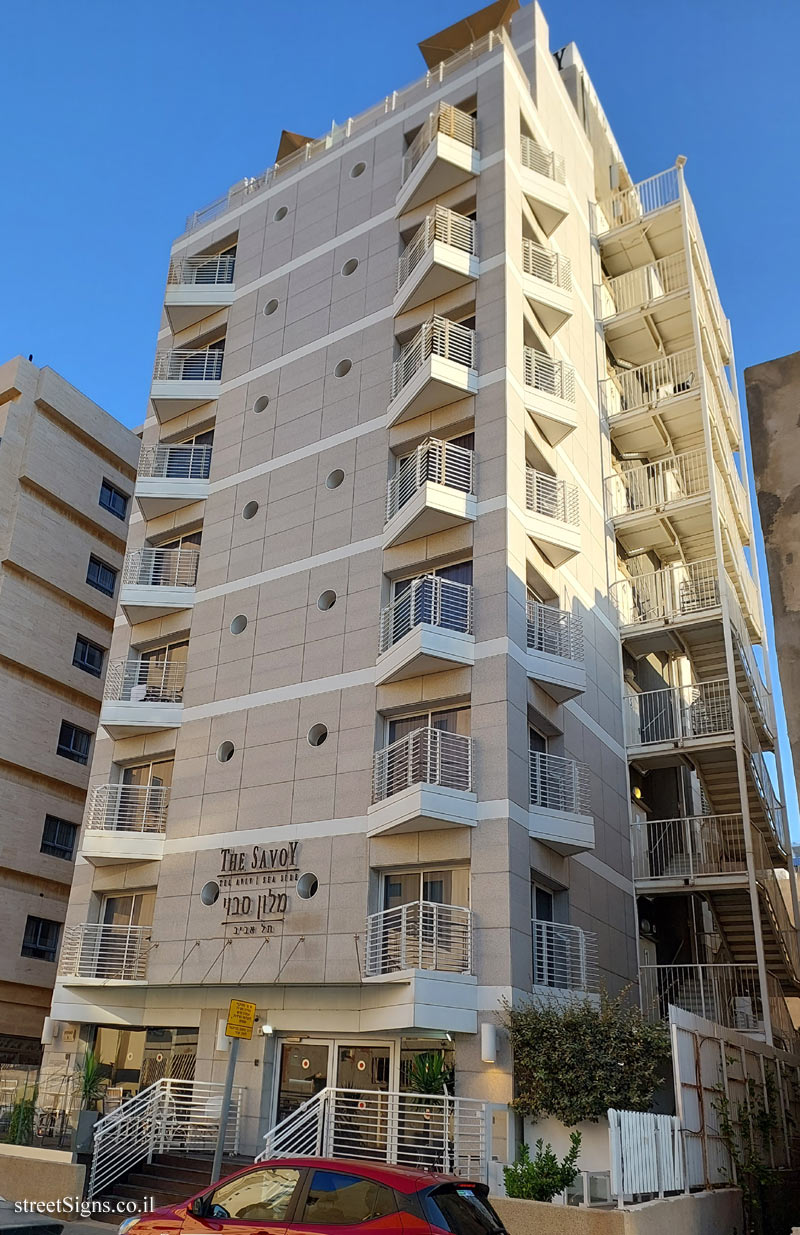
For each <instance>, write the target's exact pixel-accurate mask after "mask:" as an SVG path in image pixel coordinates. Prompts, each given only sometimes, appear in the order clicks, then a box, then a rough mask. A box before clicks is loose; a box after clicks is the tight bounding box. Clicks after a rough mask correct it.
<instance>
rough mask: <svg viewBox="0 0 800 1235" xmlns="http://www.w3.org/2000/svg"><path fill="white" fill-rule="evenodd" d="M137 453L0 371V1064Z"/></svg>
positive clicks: (20, 1025) (22, 1033)
mask: <svg viewBox="0 0 800 1235" xmlns="http://www.w3.org/2000/svg"><path fill="white" fill-rule="evenodd" d="M138 453H139V442H138V440H137V438H136V437H135V435H134V434H133V433H131V432H129V430H127V429H125V428H123V426H122V425H121V424H119V423H118V422H117V421H116V420H114V418H113V417H112V416H109V414H108V413H107V412H104V411H103V409H102V408H100V407H98V406H97V405H96V404H95V403H92V402H91V400H90V399H87V398H86V396H85V395H83V394H81V392H80V391H79V390H76V389H75V387H74V386H71V385H70V384H69V382H66V381H65V380H64V379H63V378H62V377H60V376H59V375H58V374H57V373H55V372H53V370H52V369H48V368H44V369H39V368H37V367H36V366H35V365H33V364H32V363H30V362H29V361H26V360H23V359H22V357H19V356H18V357H17V358H16V359H15V360H11V361H9V362H8V363H6V364H4V365H2V366H0V649H1V652H0V715H1V716H2V718H3V724H2V733H1V734H0V923H2V929H1V930H0V937H2V941H3V948H2V956H0V1064H16V1065H19V1064H28V1065H36V1064H38V1062H39V1059H40V1057H41V1053H42V1048H41V1042H40V1039H41V1036H42V1027H43V1023H44V1018H45V1015H46V1013H47V1012H48V1011H49V1007H50V999H51V994H52V988H53V983H54V981H55V975H56V957H57V954H58V948H59V944H60V941H61V933H62V929H63V922H64V917H65V915H66V910H67V901H68V898H69V889H70V884H71V882H72V876H73V872H74V868H75V867H74V862H75V854H76V850H77V844H78V837H79V834H80V825H81V820H82V818H83V809H84V804H85V799H86V788H87V785H88V782H89V764H90V762H91V758H92V753H93V746H94V739H95V733H96V731H97V724H98V718H99V715H100V704H101V699H102V693H103V679H104V677H105V673H106V668H107V662H108V649H109V646H110V643H111V632H112V628H113V624H114V614H115V612H116V601H117V580H118V577H119V573H120V570H121V568H122V562H123V556H124V552H125V541H126V538H127V532H128V518H129V514H130V510H131V507H132V501H133V488H134V481H135V478H136V470H135V469H136V461H137V458H138Z"/></svg>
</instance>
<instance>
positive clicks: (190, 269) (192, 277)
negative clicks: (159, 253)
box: [167, 253, 236, 286]
mask: <svg viewBox="0 0 800 1235" xmlns="http://www.w3.org/2000/svg"><path fill="white" fill-rule="evenodd" d="M235 265H236V254H235V253H206V254H202V253H201V254H198V255H197V256H196V257H181V258H173V259H172V261H171V262H170V264H169V274H168V275H167V285H168V286H174V285H175V284H181V285H183V286H187V285H199V284H220V283H223V284H232V283H233V271H234V267H235Z"/></svg>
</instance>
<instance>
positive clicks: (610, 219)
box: [597, 167, 680, 236]
mask: <svg viewBox="0 0 800 1235" xmlns="http://www.w3.org/2000/svg"><path fill="white" fill-rule="evenodd" d="M679 198H680V181H679V178H678V169H677V167H670V168H668V169H667V171H665V172H659V173H658V175H656V176H650V177H648V179H647V180H641V181H639V183H638V184H634V185H632V186H631V188H629V189H620V190H618V191H617V192H616V193H613V194H612V195H611V196H610V197H607V198H605V199H604V200H603V201H601V202H599V203H598V207H599V209H600V211H601V212H602V215H603V217H602V218H601V219H599V220H598V223H599V226H598V228H597V235H598V236H604V235H605V234H606V233H607V232H610V231H613V230H614V228H616V227H624V226H625V225H626V224H628V223H633V222H635V221H636V220H637V219H643V218H646V216H647V215H648V214H653V213H654V212H655V211H656V210H662V209H663V208H664V206H671V205H672V204H673V202H677V201H678V200H679Z"/></svg>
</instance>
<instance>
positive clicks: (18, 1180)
mask: <svg viewBox="0 0 800 1235" xmlns="http://www.w3.org/2000/svg"><path fill="white" fill-rule="evenodd" d="M85 1175H86V1167H85V1166H83V1165H81V1164H80V1163H78V1162H73V1161H72V1154H70V1153H66V1152H65V1151H63V1150H58V1149H37V1148H36V1146H32V1145H3V1146H0V1196H3V1197H5V1199H6V1200H7V1201H44V1202H47V1201H63V1200H64V1199H65V1198H71V1199H72V1200H75V1199H76V1198H79V1197H81V1196H82V1195H83V1183H84V1178H85ZM59 1217H60V1218H62V1219H63V1218H64V1217H65V1215H64V1214H63V1213H62V1214H61V1215H57V1216H56V1220H58V1218H59ZM42 1220H43V1221H44V1220H45V1219H44V1218H43V1219H42Z"/></svg>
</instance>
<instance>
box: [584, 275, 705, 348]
mask: <svg viewBox="0 0 800 1235" xmlns="http://www.w3.org/2000/svg"><path fill="white" fill-rule="evenodd" d="M605 286H606V290H607V292H608V294H609V297H610V299H611V305H612V310H611V312H610V313H607V314H604V317H605V319H606V320H608V318H609V317H614V316H616V314H617V313H626V312H628V311H630V310H631V309H640V308H642V307H643V306H645V305H648V304H651V303H652V302H653V301H657V300H660V299H661V298H662V297H664V296H670V295H672V293H673V292H682V291H688V288H689V278H688V274H687V271H686V259H685V257H684V255H683V254H682V253H671V254H670V255H669V257H662V258H660V259H659V260H658V261H656V262H650V263H649V264H648V265H647V266H638V267H637V268H636V269H635V270H628V271H626V272H625V274H618V275H617V276H616V277H615V278H609V279H606V282H605ZM665 359H667V360H668V359H669V357H665ZM659 363H661V362H659Z"/></svg>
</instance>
